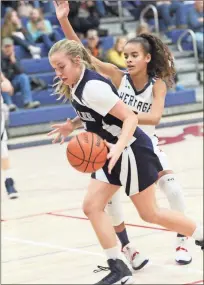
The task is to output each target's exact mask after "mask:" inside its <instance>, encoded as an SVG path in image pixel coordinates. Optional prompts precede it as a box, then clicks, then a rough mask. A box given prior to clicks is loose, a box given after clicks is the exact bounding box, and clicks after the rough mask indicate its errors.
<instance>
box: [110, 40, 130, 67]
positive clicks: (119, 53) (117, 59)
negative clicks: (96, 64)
mask: <svg viewBox="0 0 204 285" xmlns="http://www.w3.org/2000/svg"><path fill="white" fill-rule="evenodd" d="M126 42H127V39H126V38H124V37H118V38H117V40H116V42H115V45H114V47H113V48H112V49H110V50H109V51H108V53H107V60H108V62H110V63H113V64H115V65H116V66H117V67H119V68H126V63H125V57H124V53H123V49H124V46H125V44H126Z"/></svg>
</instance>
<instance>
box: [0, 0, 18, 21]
mask: <svg viewBox="0 0 204 285" xmlns="http://www.w3.org/2000/svg"><path fill="white" fill-rule="evenodd" d="M18 5H19V1H8V0H2V1H1V18H3V17H4V16H5V14H6V11H7V10H8V9H11V8H12V9H14V10H17V8H18Z"/></svg>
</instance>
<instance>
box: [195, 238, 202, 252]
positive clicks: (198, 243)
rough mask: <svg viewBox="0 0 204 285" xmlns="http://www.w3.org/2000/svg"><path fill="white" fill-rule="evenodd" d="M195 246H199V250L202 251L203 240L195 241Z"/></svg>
mask: <svg viewBox="0 0 204 285" xmlns="http://www.w3.org/2000/svg"><path fill="white" fill-rule="evenodd" d="M195 244H196V245H199V246H200V247H201V249H202V250H204V242H203V240H196V241H195Z"/></svg>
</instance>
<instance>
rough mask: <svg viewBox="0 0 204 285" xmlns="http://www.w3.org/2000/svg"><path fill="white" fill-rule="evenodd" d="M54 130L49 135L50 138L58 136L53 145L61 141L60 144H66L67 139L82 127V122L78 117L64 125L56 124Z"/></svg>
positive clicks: (53, 126) (68, 120)
mask: <svg viewBox="0 0 204 285" xmlns="http://www.w3.org/2000/svg"><path fill="white" fill-rule="evenodd" d="M51 127H52V129H54V130H52V131H51V132H49V133H48V136H52V135H55V134H56V137H55V139H54V140H53V141H52V142H53V143H56V142H58V141H60V144H63V143H64V142H65V138H66V137H67V136H69V135H70V134H71V133H72V132H73V131H74V130H76V129H78V128H80V127H82V121H81V119H80V118H79V117H78V116H77V117H75V118H74V119H73V120H70V119H67V121H66V122H65V123H62V124H54V125H52V126H51Z"/></svg>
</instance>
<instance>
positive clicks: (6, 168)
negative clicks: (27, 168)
mask: <svg viewBox="0 0 204 285" xmlns="http://www.w3.org/2000/svg"><path fill="white" fill-rule="evenodd" d="M1 169H2V170H3V173H4V177H5V187H6V191H7V193H8V196H9V198H10V199H15V198H18V192H17V191H16V189H15V187H14V180H13V178H12V177H13V174H12V169H11V166H10V161H9V155H8V147H7V134H6V130H5V121H4V114H3V112H2V116H1Z"/></svg>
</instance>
